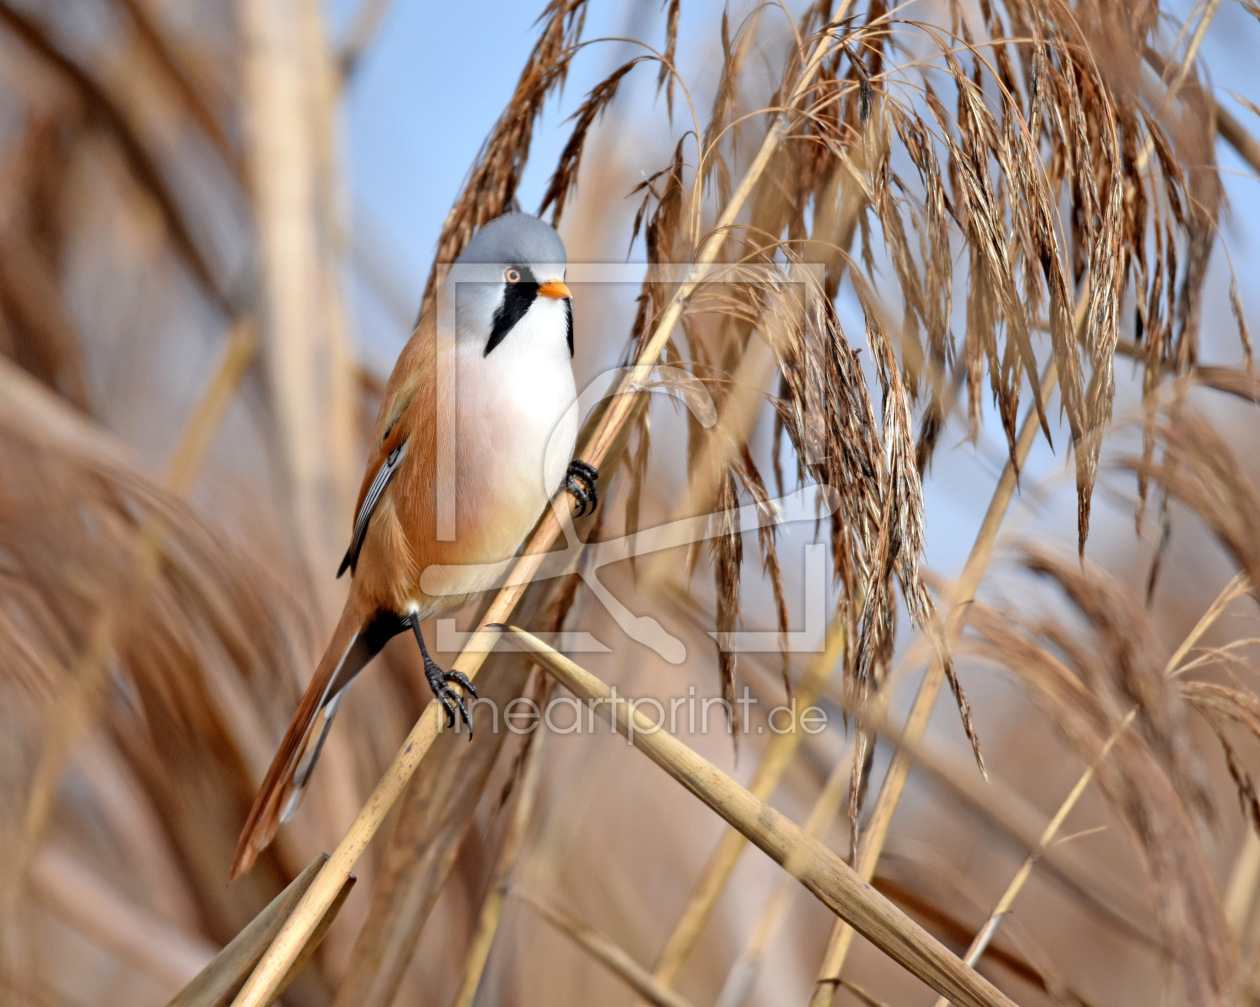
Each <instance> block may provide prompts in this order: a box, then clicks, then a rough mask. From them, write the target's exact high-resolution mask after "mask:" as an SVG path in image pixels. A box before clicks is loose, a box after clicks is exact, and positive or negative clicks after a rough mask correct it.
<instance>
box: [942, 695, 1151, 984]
mask: <svg viewBox="0 0 1260 1007" xmlns="http://www.w3.org/2000/svg"><path fill="white" fill-rule="evenodd" d="M1137 712H1138V711H1137V707H1134V708H1133V709H1132V710H1130V711H1129V712H1128V714H1127V715H1126V716H1125V718H1124V720H1123V721H1121V722H1120V726H1119V727H1117V728H1116V729H1115V731H1114V732H1112V735H1111V737H1110V738H1108V739H1107V743H1106V744H1105V745H1103V747H1102V749H1101V751H1099V753H1098V755H1097V757H1096V758H1095V759H1094V761H1093V762H1092V763H1090V764H1089V765H1088V766H1087V767H1086V768H1085V772H1083V773H1082V774H1081V776H1080V779H1078V780H1077V781H1076V785H1075V786H1074V787H1073V788H1072V789H1071V790H1070V791H1069V792H1068V795H1067V797H1066V798H1064V800H1063V803H1062V804H1060V805H1059V810H1058V811H1056V812H1055V813H1054V817H1053V818H1051V819H1050V822H1049V824H1048V825H1046V829H1045V831H1044V832H1043V833H1042V834H1041V839H1040V840H1039V841H1038V843H1037V848H1036V849H1035V850H1032V851H1031V852H1030V853H1029V854H1028V856H1027V857H1025V858H1024V862H1023V863H1022V864H1020V867H1019V870H1017V871H1016V872H1015V876H1014V877H1013V878H1011V883H1010V884H1009V885H1007V886H1006V891H1004V892H1003V893H1002V897H1001V898H1000V899H998V901H997V905H996V906H994V907H993V912H991V913H990V914H989V918H988V919H987V920H986V921H985V924H984V926H983V927H981V928H980V931H979V932H978V933H977V934H976V936H975V938H974V939H973V940H972V942H971V946H970V947H968V948H967V954H966V956H965V957H964V958H963V961H965V962H966V963H967V964H968V965H975V964H976V962H978V961H979V960H980V958H981V957H982V956H983V955H984V952H985V949H986V948H987V947H988V946H989V942H990V941H992V940H993V938H994V936H995V935H996V934H997V931H998V927H999V926H1001V925H1002V920H1003V918H1004V917H1005V916H1006V914H1007V913H1009V912H1010V911H1011V906H1013V905H1014V904H1015V899H1016V898H1018V896H1019V893H1020V892H1021V891H1022V890H1023V888H1024V884H1025V883H1026V882H1027V881H1028V879H1029V878H1030V877H1031V876H1032V870H1033V867H1034V866H1035V865H1036V863H1037V860H1038V859H1039V858H1040V857H1041V855H1042V853H1044V852H1045V850H1046V849H1047V847H1049V845H1050V844H1051V843H1052V842H1053V841H1054V837H1055V835H1057V834H1058V831H1059V829H1060V828H1062V827H1063V823H1064V822H1065V821H1066V820H1067V816H1068V815H1070V814H1071V813H1072V809H1073V808H1075V807H1076V802H1077V801H1079V800H1080V799H1081V795H1082V794H1084V793H1085V790H1086V788H1088V787H1089V785H1090V783H1091V782H1092V781H1093V779H1094V774H1095V773H1096V772H1097V771H1098V767H1099V766H1100V765H1102V762H1103V760H1104V759H1106V758H1107V756H1108V755H1110V754H1111V749H1112V748H1113V747H1114V746H1115V744H1116V742H1117V741H1119V740H1120V736H1121V735H1122V734H1124V732H1125V731H1126V730H1127V729H1128V727H1129V725H1130V724H1132V723H1133V719H1134V717H1136V716H1137ZM936 1007H949V1004H948V1002H947V1001H946V1000H944V999H943V998H942V999H940V1000H938V1001H936Z"/></svg>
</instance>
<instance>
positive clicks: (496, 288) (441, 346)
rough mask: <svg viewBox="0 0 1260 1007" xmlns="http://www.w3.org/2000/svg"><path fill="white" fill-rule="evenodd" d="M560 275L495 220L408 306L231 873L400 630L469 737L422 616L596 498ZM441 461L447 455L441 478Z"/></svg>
mask: <svg viewBox="0 0 1260 1007" xmlns="http://www.w3.org/2000/svg"><path fill="white" fill-rule="evenodd" d="M566 267H567V260H566V255H565V248H564V243H563V241H562V240H561V238H560V236H559V234H557V233H556V231H555V229H554V228H553V227H552V226H551V225H550V224H548V223H547V222H546V221H543V220H540V219H539V218H537V217H531V216H528V215H526V214H522V213H509V214H506V215H504V216H501V217H498V218H496V219H494V220H491V221H489V222H488V223H486V224H485V225H484V226H483V227H482V228H481V229H480V230H479V231H478V232H477V233H476V234H474V235H473V237H472V238H471V239H470V241H469V242H468V244H467V246H466V247H465V249H464V251H463V252H462V253H461V254H460V256H459V257H458V258H457V259H456V260H455V263H454V266H453V268H452V269H451V270H450V271H449V272H448V274H447V276H446V278H445V279H444V280H443V282H442V284H441V286H440V288H439V291H438V296H437V297H436V298H435V299H434V303H433V305H432V306H431V307H429V308H427V309H426V310H424V311H423V312H422V314H421V317H420V319H419V321H418V322H417V324H416V327H415V330H414V331H413V333H412V335H411V337H410V339H409V340H408V341H407V344H406V345H405V346H404V347H403V350H402V352H401V353H400V354H399V356H398V360H397V362H396V363H395V365H394V369H393V371H392V373H391V374H390V377H389V381H388V382H387V384H386V386H385V392H384V395H383V397H382V400H381V406H380V412H379V414H378V416H377V418H376V424H375V427H374V430H373V433H372V440H371V448H370V455H369V458H368V463H367V466H366V470H365V472H364V475H363V483H362V487H361V488H360V490H359V498H358V503H357V505H356V507H355V517H354V525H353V528H352V530H351V533H350V544H349V547H348V548H347V549H346V554H345V557H344V558H343V559H342V561H341V566H340V569H339V570H338V572H337V576H338V577H340V576H341V575H342V574H344V573H346V572H347V571H348V572H349V573H350V577H351V579H350V590H349V593H348V596H347V598H346V603H345V607H344V609H343V610H342V613H341V617H340V619H339V620H338V622H337V626H336V628H335V629H334V630H333V633H332V638H331V640H330V641H329V643H328V647H327V649H326V650H325V651H324V655H323V657H322V658H321V659H320V661H319V664H318V665H317V666H316V668H315V672H314V674H313V675H312V677H311V681H310V684H309V685H308V686H307V688H306V692H305V694H304V695H303V696H302V700H301V702H300V703H299V704H298V708H297V712H296V713H294V715H293V719H292V720H291V721H290V723H289V726H288V729H287V730H286V731H285V734H284V737H283V739H282V740H281V742H280V746H279V748H278V749H277V750H276V754H275V757H274V758H273V759H272V762H271V766H270V768H269V769H268V770H267V773H266V775H265V777H264V778H263V782H262V785H261V786H260V788H259V791H258V794H257V797H256V798H255V800H254V804H253V807H252V808H251V809H250V812H249V815H248V817H247V818H246V821H245V825H244V828H243V829H242V831H241V836H240V840H239V842H238V844H237V848H236V852H235V855H234V856H233V859H232V866H231V873H230V877H231V878H233V879H234V878H236V877H238V876H239V875H240V874H242V873H243V872H245V871H247V870H248V869H249V868H250V867H251V866H252V865H253V863H254V861H255V860H256V859H257V857H258V855H259V853H261V852H262V851H263V850H264V849H266V847H267V846H268V845H269V844H270V843H271V841H272V839H273V838H274V837H275V834H276V831H277V829H278V828H279V826H280V824H281V823H282V822H284V821H286V820H287V819H288V818H289V817H290V816H291V815H292V814H293V812H294V810H295V809H296V808H297V805H298V802H299V801H300V800H301V798H302V794H303V793H304V791H305V789H306V785H307V783H308V781H309V780H310V776H311V772H312V770H313V769H314V767H315V763H316V760H317V759H318V758H319V753H320V750H321V748H322V747H323V744H324V740H325V738H326V737H327V735H328V730H329V727H330V726H331V724H332V720H333V717H334V715H335V714H336V712H337V708H338V707H339V706H340V704H341V702H342V700H343V699H344V697H345V694H346V690H347V689H348V688H349V686H350V684H351V682H352V681H353V680H354V678H355V676H356V675H357V674H358V673H359V672H360V671H361V670H362V669H363V667H364V665H366V664H367V663H368V662H369V661H370V660H371V659H372V658H373V657H374V656H375V655H376V654H377V653H378V652H379V651H380V650H381V648H382V647H383V646H384V645H385V643H386V642H387V641H388V640H390V639H391V638H393V637H394V636H396V635H398V634H399V633H403V632H406V631H407V630H410V631H411V632H412V633H413V634H414V636H415V639H416V642H417V643H418V644H419V646H420V654H421V658H422V660H423V663H424V672H425V678H426V679H427V680H428V684H429V686H430V688H431V689H432V691H433V694H434V697H435V700H436V701H437V702H439V703H441V704H442V707H443V708H444V710H445V712H446V717H447V724H448V726H450V727H455V726H456V714H457V712H458V715H459V718H460V719H461V720H462V721H463V722H464V724H466V725H467V726H468V729H469V738H470V740H471V737H472V721H471V718H470V717H469V713H468V708H467V706H466V705H465V702H464V697H463V696H462V695H461V694H460V692H459V691H456V690H457V689H458V690H462V692H463V693H464V694H466V695H470V696H472V697H473V698H474V699H475V698H476V697H477V690H476V689H475V688H474V687H473V684H472V683H471V682H470V681H469V680H468V678H467V677H466V676H465V675H464V674H462V673H461V672H458V671H446V670H444V669H443V668H442V667H441V666H440V665H438V663H437V662H436V661H434V660H433V659H432V658H431V657H430V656H429V651H428V648H427V647H426V646H425V641H424V635H423V633H422V632H421V629H420V624H421V622H422V621H423V620H425V619H431V618H434V617H436V616H439V615H444V614H447V613H450V612H453V611H456V610H458V609H460V608H462V607H463V606H464V605H465V604H467V603H468V601H469V600H471V599H472V598H473V597H475V596H476V595H478V594H479V593H481V592H483V591H485V590H487V589H488V588H489V587H490V586H492V582H493V579H494V575H495V573H496V566H495V565H496V564H501V563H502V562H503V561H505V560H508V559H510V558H511V557H512V556H513V555H514V554H515V553H516V552H517V551H518V549H519V548H520V546H521V543H522V542H523V541H524V539H525V536H526V535H528V534H529V532H530V530H531V529H532V528H533V526H534V524H535V523H536V522H537V520H538V518H539V516H540V515H541V514H542V512H543V510H544V509H545V507H546V506H547V504H548V502H549V501H550V500H551V498H552V497H553V496H554V495H555V493H556V492H557V491H558V490H559V489H560V487H561V486H564V487H565V488H567V489H568V490H569V492H570V493H572V495H573V497H574V499H575V501H576V504H577V508H578V514H579V515H581V514H584V513H586V512H587V510H588V508H589V509H590V510H594V509H595V507H596V506H597V505H598V502H599V491H598V486H597V483H598V479H599V473H598V471H597V470H596V469H595V468H594V467H593V466H591V465H588V464H586V463H585V462H583V461H581V460H580V459H573V451H574V447H575V444H576V440H577V424H578V416H577V406H576V401H577V389H576V384H575V381H574V377H573V368H572V357H573V299H572V294H571V292H570V290H569V288H568V286H567V285H566V284H565V274H566ZM440 409H444V410H446V412H445V413H443V414H442V415H441V416H439V410H440ZM443 419H445V420H447V421H448V422H445V423H443V422H440V420H443ZM451 419H453V421H454V422H453V423H451V422H449V420H451ZM443 438H446V439H445V440H443ZM450 438H453V443H452V442H451V440H450ZM452 449H453V450H452ZM442 452H445V457H446V458H447V459H448V460H453V465H450V464H448V465H447V466H446V468H445V469H442V468H441V462H440V455H441V454H442ZM570 459H573V460H570ZM451 469H453V472H452V471H451ZM443 472H445V473H446V475H445V476H443V475H442V473H443ZM452 503H453V511H452V509H451V504H452ZM452 513H453V516H454V521H453V529H451V528H449V527H448V529H447V532H446V533H444V534H443V533H441V532H442V528H441V525H442V520H441V519H442V517H443V514H445V515H447V516H448V517H449V515H450V514H452ZM452 531H453V534H452V533H451V532H452ZM426 571H427V573H426Z"/></svg>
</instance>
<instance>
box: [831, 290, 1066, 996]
mask: <svg viewBox="0 0 1260 1007" xmlns="http://www.w3.org/2000/svg"><path fill="white" fill-rule="evenodd" d="M1087 304H1088V299H1085V298H1082V300H1081V303H1080V305H1078V315H1079V314H1080V313H1081V309H1082V308H1083V307H1084V306H1085V305H1087ZM1057 381H1058V371H1057V369H1056V368H1055V365H1054V361H1053V360H1051V361H1050V363H1048V364H1047V365H1046V368H1045V371H1044V373H1043V374H1042V377H1041V389H1042V394H1043V396H1046V397H1049V395H1050V394H1051V392H1053V390H1054V386H1055V384H1056V382H1057ZM1039 429H1040V424H1039V421H1038V415H1037V410H1036V409H1035V408H1034V407H1030V408H1029V410H1028V414H1027V415H1026V416H1025V417H1024V424H1023V426H1022V427H1021V428H1020V431H1019V437H1018V438H1017V440H1016V442H1015V452H1014V456H1015V457H1014V459H1013V460H1012V459H1008V460H1007V462H1006V466H1005V467H1004V468H1003V469H1002V475H1001V476H1000V477H999V479H998V484H997V487H996V488H995V489H994V491H993V497H992V499H990V501H989V507H988V510H987V511H986V512H985V515H984V520H983V521H982V522H981V524H980V530H979V532H978V533H977V534H976V540H975V542H974V543H973V544H972V547H971V552H970V554H969V555H968V556H967V562H966V563H965V564H964V566H963V570H962V573H961V574H960V575H959V577H958V580H957V582H956V583H955V585H954V587H953V589H952V590H951V592H950V602H951V607H950V613H949V616H948V618H947V620H946V623H945V639H946V641H947V643H948V645H949V646H951V647H952V646H953V644H954V641H955V640H956V639H957V638H958V634H959V633H961V632H962V625H963V621H964V619H965V615H966V610H967V603H968V602H969V601H971V599H972V598H973V597H974V596H975V593H976V588H977V587H979V585H980V579H981V577H982V576H983V575H984V571H985V570H986V569H987V568H988V565H989V559H990V558H991V557H992V555H993V543H994V542H995V541H996V539H997V533H998V529H999V528H1001V526H1002V521H1003V519H1004V518H1005V517H1006V510H1007V508H1008V507H1009V506H1010V503H1011V499H1012V497H1013V496H1014V493H1015V486H1016V484H1017V482H1018V479H1019V476H1018V474H1017V468H1016V465H1017V464H1018V465H1019V466H1020V467H1022V466H1023V464H1024V462H1025V460H1026V459H1027V458H1028V452H1029V451H1031V450H1032V445H1033V442H1034V441H1035V440H1036V439H1037V433H1038V431H1039ZM944 683H945V669H944V667H943V666H942V664H941V662H940V660H939V657H934V658H933V659H932V662H931V663H930V664H929V665H928V668H927V671H926V673H925V674H924V676H923V681H922V682H921V683H920V685H919V691H918V693H917V694H916V695H915V697H914V703H913V705H912V706H911V708H910V713H909V715H908V716H907V718H906V723H905V727H904V733H905V735H906V737H908V738H909V739H911V740H912V741H914V742H918V741H920V740H922V738H923V733H924V731H925V730H926V729H927V724H928V720H929V719H931V716H932V710H933V708H934V707H935V706H936V699H937V697H938V696H939V695H940V691H941V686H942V685H944ZM912 761H913V760H912V758H911V757H910V755H909V754H908V753H907V752H906V751H905V750H904V749H901V748H898V750H897V752H896V754H895V755H894V756H893V761H892V764H891V765H890V766H889V767H888V775H887V776H885V777H884V782H883V784H882V785H881V786H880V789H879V796H878V797H877V798H876V800H875V808H874V810H873V811H872V813H871V821H870V824H869V825H868V826H867V829H866V832H865V833H864V835H863V840H862V843H861V846H860V847H859V849H858V855H857V871H858V873H859V874H860V875H861V876H862V877H863V879H865V880H867V881H869V880H870V879H871V878H872V877H874V875H875V865H876V864H877V863H878V861H879V855H880V853H881V852H882V851H883V848H884V841H885V840H886V839H887V838H888V829H889V827H890V826H891V825H892V819H893V815H894V814H895V813H896V811H897V805H898V804H899V803H900V801H901V795H902V793H903V792H904V790H905V786H906V781H907V780H908V779H909V776H910V766H911V763H912ZM852 941H853V930H852V929H851V928H850V927H849V926H847V925H846V924H845V923H844V921H842V920H841V921H837V923H836V924H835V925H834V926H833V927H832V931H831V936H830V938H829V939H828V942H827V951H826V954H825V955H824V957H823V962H822V965H821V967H820V968H819V971H818V979H817V983H816V985H815V987H814V995H813V997H812V998H811V999H810V1007H826V1005H828V1004H830V1003H831V1000H832V998H833V996H834V995H835V991H836V989H837V988H838V986H839V976H840V970H841V968H842V967H843V966H844V960H845V957H846V956H847V955H848V953H849V945H850V944H851V943H852Z"/></svg>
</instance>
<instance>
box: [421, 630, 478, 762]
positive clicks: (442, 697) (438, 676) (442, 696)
mask: <svg viewBox="0 0 1260 1007" xmlns="http://www.w3.org/2000/svg"><path fill="white" fill-rule="evenodd" d="M407 623H408V625H410V626H411V631H412V632H413V633H415V634H416V642H417V643H419V644H420V655H421V656H422V657H423V658H424V677H425V678H426V679H427V680H428V682H429V688H430V689H432V690H433V695H435V696H436V697H437V698H438V702H440V703H441V704H442V708H443V709H444V710H446V726H447V727H454V726H455V710H456V708H458V709H459V715H460V718H461V719H462V720H463V721H464V723H465V724H467V725H468V740H469V741H472V718H471V717H470V716H469V715H468V707H466V706H465V705H464V697H463V696H461V695H460V694H459V693H458V692H456V691H455V690H454V689H452V688H451V687H450V685H449V684H448V683H450V682H454V683H455V684H456V685H458V686H459V687H460V688H462V689H463V690H464V691H465V692H468V693H471V694H472V697H473V699H479V698H480V697H479V696H478V695H477V690H476V688H475V687H474V686H473V684H472V682H470V681H468V676H467V675H465V674H464V673H463V672H462V671H443V670H442V668H441V666H440V665H439V664H438V663H437V661H435V660H433V658H431V657H430V656H429V649H428V648H427V647H426V646H425V645H424V634H423V633H421V632H420V620H419V619H418V618H417V617H416V616H414V615H410V616H408V617H407Z"/></svg>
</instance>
